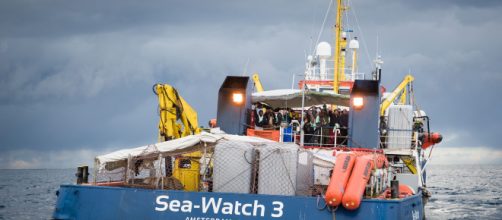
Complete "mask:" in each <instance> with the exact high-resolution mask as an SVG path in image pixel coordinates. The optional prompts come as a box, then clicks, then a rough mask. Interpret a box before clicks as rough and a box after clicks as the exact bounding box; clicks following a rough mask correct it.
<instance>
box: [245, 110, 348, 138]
mask: <svg viewBox="0 0 502 220" xmlns="http://www.w3.org/2000/svg"><path fill="white" fill-rule="evenodd" d="M253 111H254V114H253V115H254V118H253V121H254V126H255V127H256V128H257V129H268V130H271V129H279V127H281V126H282V127H288V126H290V124H291V122H292V121H297V122H298V124H299V123H300V121H301V120H300V118H301V110H292V109H290V108H280V109H279V108H277V109H272V108H270V107H268V106H262V105H260V104H257V105H255V106H254V109H253ZM303 120H304V126H303V130H304V143H305V146H309V145H312V146H326V147H328V146H334V141H335V138H334V137H335V132H336V136H337V138H336V142H337V143H336V144H337V145H346V144H347V143H346V137H347V134H348V132H347V127H348V123H349V111H347V110H346V109H343V110H342V109H339V108H336V109H334V110H332V109H328V108H327V106H326V105H324V106H322V107H316V106H313V107H311V108H309V109H308V110H306V111H305V112H304V118H303Z"/></svg>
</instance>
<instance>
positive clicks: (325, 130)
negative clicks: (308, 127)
mask: <svg viewBox="0 0 502 220" xmlns="http://www.w3.org/2000/svg"><path fill="white" fill-rule="evenodd" d="M346 129H347V128H338V127H334V126H322V127H317V128H315V130H314V133H304V134H303V146H308V147H337V146H346V145H347V138H348V136H346V135H342V131H344V132H343V133H346ZM280 131H281V139H280V142H294V143H296V144H299V145H301V143H300V140H301V132H300V131H299V130H292V129H290V130H287V129H284V128H281V129H280Z"/></svg>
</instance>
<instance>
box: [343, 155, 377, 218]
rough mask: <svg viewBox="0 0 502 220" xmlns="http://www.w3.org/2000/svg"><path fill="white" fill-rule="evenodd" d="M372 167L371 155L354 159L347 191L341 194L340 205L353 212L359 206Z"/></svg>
mask: <svg viewBox="0 0 502 220" xmlns="http://www.w3.org/2000/svg"><path fill="white" fill-rule="evenodd" d="M373 167H374V160H373V156H372V155H364V156H359V157H357V158H356V162H355V164H354V168H353V169H352V174H351V175H350V179H349V182H348V184H347V190H346V191H345V193H344V194H343V198H342V205H343V207H345V208H346V209H348V210H355V209H357V208H359V206H360V205H361V200H362V198H363V194H364V189H365V188H366V184H367V183H368V180H369V178H370V175H371V170H372V169H373Z"/></svg>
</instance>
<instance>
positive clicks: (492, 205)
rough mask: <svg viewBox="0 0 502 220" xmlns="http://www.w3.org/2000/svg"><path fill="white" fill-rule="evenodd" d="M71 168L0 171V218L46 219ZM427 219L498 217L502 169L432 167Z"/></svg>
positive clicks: (501, 204) (69, 180) (501, 216)
mask: <svg viewBox="0 0 502 220" xmlns="http://www.w3.org/2000/svg"><path fill="white" fill-rule="evenodd" d="M74 173H75V169H38V170H0V220H3V219H50V218H51V215H52V212H53V209H54V205H55V202H56V191H57V190H58V188H59V185H61V184H71V183H73V182H74V181H75V175H74ZM427 176H428V177H427V186H428V188H429V191H431V193H432V197H431V199H430V200H429V203H427V205H426V208H425V210H426V218H427V219H502V165H430V166H429V167H428V173H427Z"/></svg>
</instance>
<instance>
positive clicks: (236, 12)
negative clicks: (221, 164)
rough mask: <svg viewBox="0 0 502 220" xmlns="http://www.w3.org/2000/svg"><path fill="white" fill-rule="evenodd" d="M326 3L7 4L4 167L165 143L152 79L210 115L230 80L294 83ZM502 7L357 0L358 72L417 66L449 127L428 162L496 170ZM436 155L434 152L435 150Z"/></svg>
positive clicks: (119, 0) (2, 79)
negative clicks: (256, 77) (376, 66)
mask: <svg viewBox="0 0 502 220" xmlns="http://www.w3.org/2000/svg"><path fill="white" fill-rule="evenodd" d="M329 2H330V0H302V1H300V0H297V1H286V0H277V1H264V0H256V1H223V0H214V1H181V0H180V1H173V0H164V1H160V0H159V1H147V2H145V1H128V0H107V1H97V0H91V1H63V0H50V1H49V0H19V1H9V0H6V1H0V168H73V167H76V166H79V165H82V164H89V165H92V161H93V157H94V156H96V155H99V154H102V153H107V152H110V151H113V150H117V149H122V148H128V147H137V146H142V145H147V144H150V143H154V142H156V141H157V121H158V115H157V101H156V96H155V94H154V93H153V92H152V86H153V85H154V84H155V83H167V84H170V85H173V86H174V87H175V88H177V89H178V91H179V93H180V95H181V96H183V97H184V98H185V99H186V100H187V101H188V102H189V103H190V104H191V105H192V106H193V107H194V108H195V109H196V110H197V111H198V113H199V124H201V125H206V124H207V121H208V120H209V119H211V118H215V116H216V102H217V91H218V88H219V86H220V85H221V83H222V82H223V80H224V78H225V76H227V75H251V74H252V73H254V72H258V73H259V74H260V77H261V80H262V83H263V86H264V87H265V89H280V88H289V87H291V83H292V80H293V75H298V74H302V73H303V71H304V66H305V64H304V63H305V57H306V55H307V54H309V53H311V51H312V48H313V44H314V43H315V42H316V40H317V37H318V36H320V40H321V41H327V42H330V43H331V42H332V41H333V38H332V31H331V28H332V26H333V23H334V11H333V9H334V8H332V11H331V13H330V14H329V15H328V17H327V18H328V19H327V22H326V25H325V28H324V32H323V33H322V34H320V35H319V32H320V30H321V26H322V22H323V18H324V15H325V12H326V10H327V8H328V5H329ZM500 11H502V2H501V1H496V0H483V1H470V0H442V1H432V0H423V1H398V0H389V1H385V2H382V1H378V0H365V1H362V0H350V10H349V11H348V12H347V14H346V20H347V21H348V22H349V23H350V24H351V25H350V26H349V27H348V28H350V29H352V30H354V33H353V34H354V36H358V37H359V39H360V44H361V50H360V66H359V70H360V71H363V72H364V71H366V72H370V71H371V69H372V63H371V60H373V59H374V58H375V54H377V50H378V53H379V54H380V55H381V56H382V58H383V60H384V64H383V73H382V80H383V83H384V85H385V86H386V87H387V88H388V89H392V88H394V87H395V85H397V84H398V83H399V82H400V81H401V80H402V78H403V77H404V76H405V75H406V74H407V73H409V72H411V73H412V74H413V75H414V76H415V82H414V91H415V101H416V103H417V105H418V106H419V107H420V108H421V109H423V110H425V111H426V112H427V114H428V115H429V116H430V118H431V128H432V130H434V131H438V132H441V133H442V134H443V136H444V140H443V142H442V143H441V144H440V145H438V146H437V147H435V150H434V153H433V154H434V155H433V159H432V162H433V163H436V164H455V163H468V164H478V163H498V164H502V144H500V141H499V139H498V138H499V137H500V136H501V135H502V131H501V129H500V128H499V127H500V126H501V125H502V117H501V116H500V113H501V112H502V111H501V109H502V104H501V100H502V99H501V98H500V96H501V95H502V87H501V86H500V85H501V84H502V73H501V69H502V62H501V61H500V59H501V58H502V41H501V40H500V39H502V13H500ZM434 156H435V158H434Z"/></svg>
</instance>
